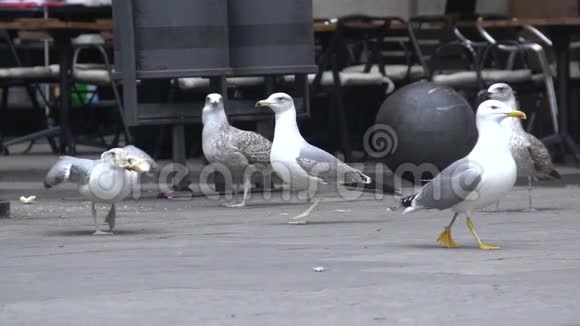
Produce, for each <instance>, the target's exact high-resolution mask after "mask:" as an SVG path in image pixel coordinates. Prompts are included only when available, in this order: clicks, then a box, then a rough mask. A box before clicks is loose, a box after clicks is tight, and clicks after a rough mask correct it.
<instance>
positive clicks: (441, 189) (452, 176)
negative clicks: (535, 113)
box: [401, 100, 526, 250]
mask: <svg viewBox="0 0 580 326" xmlns="http://www.w3.org/2000/svg"><path fill="white" fill-rule="evenodd" d="M508 117H514V118H518V119H525V118H526V115H525V114H524V113H523V112H521V111H517V110H516V111H514V110H512V108H510V107H508V106H507V105H506V104H504V103H502V102H500V101H497V100H487V101H485V102H483V103H481V104H480V105H479V107H478V109H477V113H476V125H477V130H478V133H479V135H478V139H477V143H476V144H475V147H473V149H472V150H471V152H470V153H469V154H467V156H465V157H464V158H462V159H460V160H458V161H456V162H454V163H452V164H451V165H450V166H448V167H447V168H445V169H444V170H443V171H441V173H439V174H438V175H437V176H436V177H435V178H433V179H432V180H431V181H430V182H429V183H427V184H425V185H424V186H423V187H422V188H421V190H420V191H419V192H418V193H416V194H414V195H411V196H408V197H405V198H403V199H401V204H402V205H403V206H404V207H406V209H405V211H404V212H403V214H406V213H410V212H413V211H415V210H420V209H439V210H444V209H449V210H451V211H452V212H453V213H454V214H453V218H452V219H451V223H449V225H448V226H447V227H445V230H444V231H443V232H442V233H441V235H439V238H438V239H437V241H438V242H439V243H441V244H442V245H444V246H446V247H448V248H452V247H458V245H457V243H455V241H453V238H452V237H451V227H452V226H453V223H454V222H455V219H456V218H457V216H458V215H459V214H465V215H466V216H467V227H468V228H469V230H470V231H471V233H472V234H473V236H474V237H475V240H476V241H477V244H478V246H479V248H480V249H486V250H492V249H499V248H500V247H498V246H490V245H488V244H485V243H484V242H483V241H481V239H480V238H479V236H478V235H477V232H476V231H475V227H474V226H473V223H472V222H471V215H472V212H473V211H474V210H477V209H481V208H483V207H486V206H487V205H489V204H491V203H493V202H496V201H497V200H498V199H500V198H502V197H503V196H504V195H505V194H507V193H508V192H509V191H511V190H512V188H513V186H514V184H515V182H516V177H517V167H516V162H515V161H514V159H513V157H512V155H511V152H510V143H509V137H508V135H506V134H505V133H504V132H503V131H502V128H501V126H500V122H501V121H502V120H504V119H506V118H508Z"/></svg>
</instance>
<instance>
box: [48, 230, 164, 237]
mask: <svg viewBox="0 0 580 326" xmlns="http://www.w3.org/2000/svg"><path fill="white" fill-rule="evenodd" d="M93 232H95V231H94V230H51V231H46V232H42V234H43V235H45V236H49V237H80V236H91V237H97V238H106V237H114V236H122V235H151V234H160V233H161V232H160V231H158V230H151V229H129V230H127V229H125V230H115V231H113V234H111V235H99V236H96V235H95V236H94V235H93Z"/></svg>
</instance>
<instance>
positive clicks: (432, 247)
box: [394, 243, 503, 251]
mask: <svg viewBox="0 0 580 326" xmlns="http://www.w3.org/2000/svg"><path fill="white" fill-rule="evenodd" d="M394 247H399V248H404V249H421V250H441V251H456V250H481V249H479V247H477V246H475V245H460V246H459V247H456V248H447V247H443V246H441V245H437V244H427V243H415V244H404V243H403V244H396V245H394ZM502 249H503V247H502Z"/></svg>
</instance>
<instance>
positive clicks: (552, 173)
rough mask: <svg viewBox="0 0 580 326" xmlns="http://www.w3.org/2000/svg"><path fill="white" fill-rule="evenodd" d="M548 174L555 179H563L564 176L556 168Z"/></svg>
mask: <svg viewBox="0 0 580 326" xmlns="http://www.w3.org/2000/svg"><path fill="white" fill-rule="evenodd" d="M548 175H549V176H550V177H552V178H554V179H558V180H560V179H562V176H561V175H560V172H558V171H556V170H552V171H550V172H549V173H548Z"/></svg>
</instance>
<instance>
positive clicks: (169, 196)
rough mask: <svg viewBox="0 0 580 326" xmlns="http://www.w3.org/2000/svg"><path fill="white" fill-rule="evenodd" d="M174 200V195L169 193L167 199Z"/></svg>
mask: <svg viewBox="0 0 580 326" xmlns="http://www.w3.org/2000/svg"><path fill="white" fill-rule="evenodd" d="M173 198H175V194H173V193H171V194H169V195H167V199H173Z"/></svg>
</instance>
